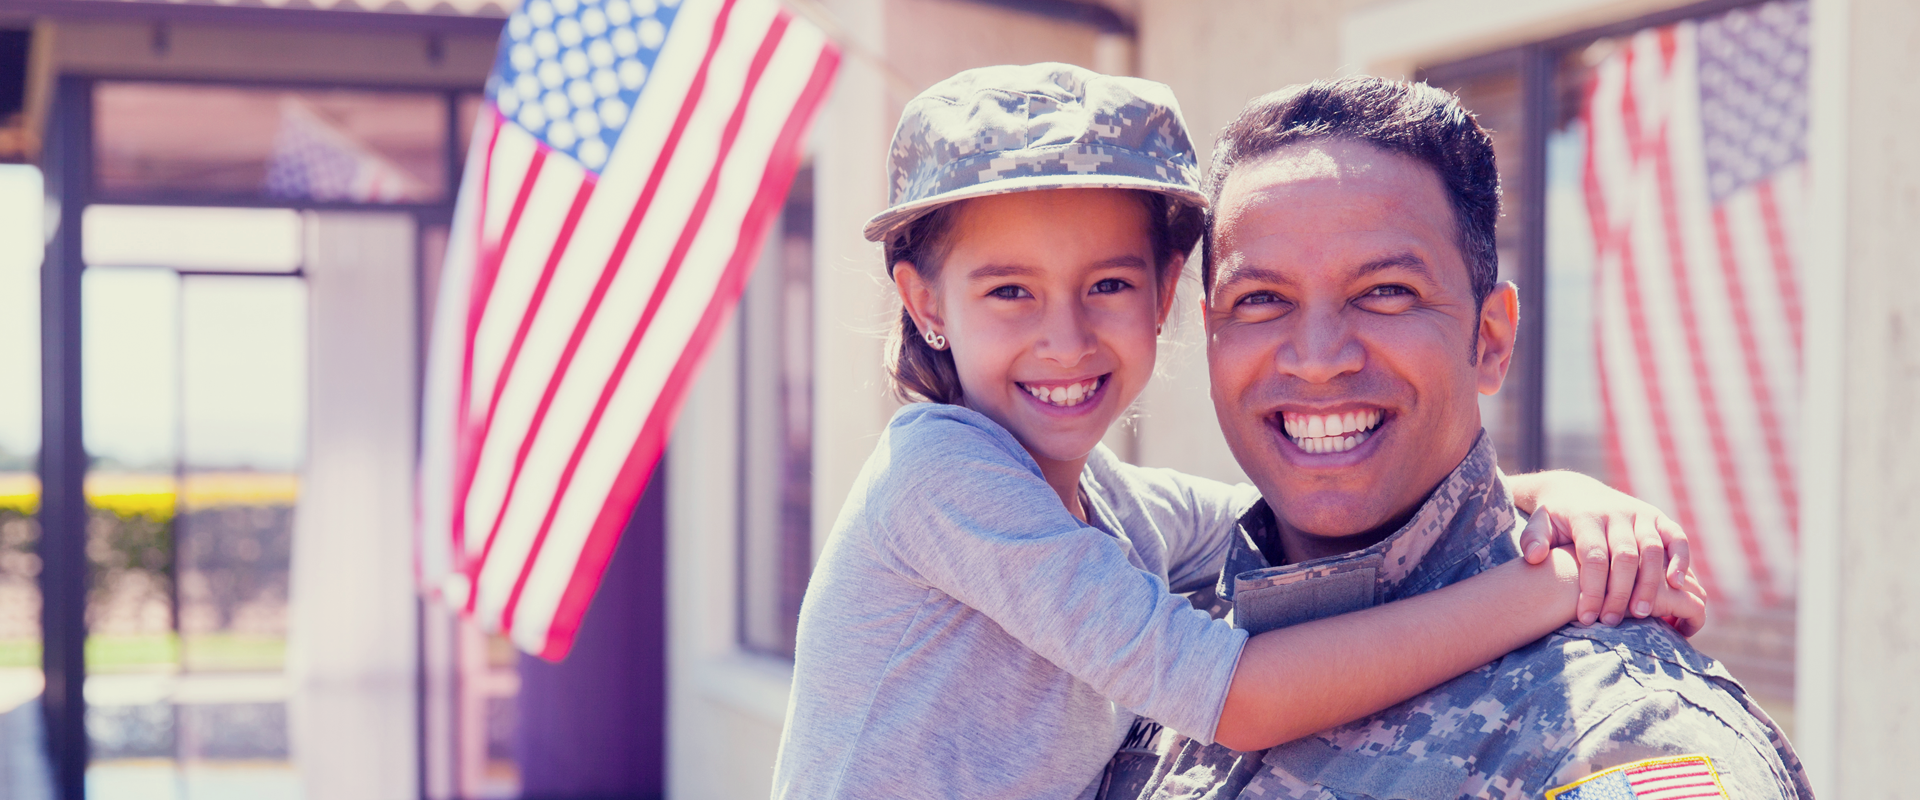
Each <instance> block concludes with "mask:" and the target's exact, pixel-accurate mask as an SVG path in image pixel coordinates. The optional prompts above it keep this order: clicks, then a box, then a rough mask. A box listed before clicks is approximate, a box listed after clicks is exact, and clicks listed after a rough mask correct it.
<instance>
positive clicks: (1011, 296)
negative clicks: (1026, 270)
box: [987, 286, 1033, 300]
mask: <svg viewBox="0 0 1920 800" xmlns="http://www.w3.org/2000/svg"><path fill="white" fill-rule="evenodd" d="M987 296H988V297H998V298H1000V299H1002V300H1018V299H1020V298H1022V297H1032V296H1033V295H1031V294H1029V293H1028V292H1027V290H1026V289H1023V288H1021V287H1019V286H996V287H994V288H993V289H992V290H991V291H988V292H987Z"/></svg>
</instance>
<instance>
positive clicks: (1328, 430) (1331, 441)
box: [1280, 409, 1380, 454]
mask: <svg viewBox="0 0 1920 800" xmlns="http://www.w3.org/2000/svg"><path fill="white" fill-rule="evenodd" d="M1280 421H1281V423H1282V424H1283V425H1285V426H1286V429H1287V436H1288V437H1290V438H1292V439H1293V443H1294V444H1297V445H1299V446H1300V449H1302V450H1305V451H1307V452H1309V453H1315V454H1319V453H1344V452H1346V451H1348V450H1352V449H1353V448H1356V447H1359V446H1360V443H1361V442H1364V441H1366V440H1367V437H1368V436H1371V435H1372V434H1373V429H1375V428H1378V427H1380V410H1379V409H1369V410H1366V411H1348V412H1346V413H1344V414H1294V413H1283V414H1281V415H1280Z"/></svg>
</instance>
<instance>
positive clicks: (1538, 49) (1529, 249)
mask: <svg viewBox="0 0 1920 800" xmlns="http://www.w3.org/2000/svg"><path fill="white" fill-rule="evenodd" d="M1763 2H1767V0H1703V2H1697V3H1689V4H1687V5H1682V6H1676V7H1674V8H1669V9H1665V10H1662V11H1656V12H1653V13H1649V14H1643V15H1641V16H1638V17H1633V18H1631V19H1626V20H1621V21H1619V22H1613V23H1609V24H1606V25H1601V26H1597V27H1592V28H1586V29H1584V30H1579V31H1575V32H1573V33H1568V34H1564V35H1560V36H1555V37H1552V38H1548V39H1543V40H1540V41H1537V42H1531V43H1528V44H1523V45H1519V46H1517V47H1509V48H1506V49H1503V50H1494V51H1491V52H1487V53H1482V54H1479V55H1475V56H1469V57H1467V58H1462V59H1457V60H1454V61H1448V62H1443V63H1439V64H1435V65H1432V66H1426V67H1421V68H1420V69H1419V70H1418V71H1417V72H1415V79H1416V80H1421V81H1426V82H1428V83H1434V84H1445V83H1454V82H1458V81H1464V80H1471V79H1474V78H1479V77H1483V76H1486V75H1490V74H1495V73H1500V72H1513V73H1518V75H1519V77H1520V97H1521V100H1520V102H1521V104H1522V108H1521V114H1522V119H1523V120H1525V122H1524V123H1523V126H1524V133H1523V134H1522V135H1523V136H1524V140H1523V141H1522V142H1521V147H1520V152H1521V153H1522V154H1523V155H1522V157H1521V161H1522V166H1521V168H1520V169H1519V170H1517V171H1516V172H1515V173H1511V174H1513V176H1514V177H1515V181H1514V183H1516V184H1518V185H1519V186H1520V187H1522V188H1523V190H1524V191H1523V194H1524V196H1525V197H1527V198H1529V199H1530V202H1528V203H1526V204H1524V205H1522V206H1520V207H1518V208H1515V207H1512V206H1508V207H1506V208H1504V209H1503V211H1504V212H1505V213H1506V214H1510V215H1513V216H1514V217H1515V218H1517V219H1518V221H1519V223H1520V226H1521V231H1520V264H1519V265H1518V269H1517V270H1516V272H1517V273H1518V277H1519V278H1520V280H1519V284H1520V307H1521V308H1522V309H1533V311H1532V313H1527V314H1522V315H1521V317H1520V341H1521V342H1522V343H1523V344H1522V345H1521V346H1520V347H1519V349H1518V351H1517V352H1515V353H1514V357H1515V358H1516V359H1518V364H1517V366H1519V367H1521V371H1520V376H1521V380H1520V382H1519V384H1520V385H1518V386H1510V387H1509V388H1508V389H1507V391H1517V392H1519V393H1520V396H1521V397H1520V409H1521V411H1520V419H1519V420H1518V421H1517V424H1518V426H1519V430H1518V431H1517V433H1518V434H1519V435H1518V437H1517V438H1518V440H1519V443H1520V445H1519V447H1520V452H1518V453H1515V454H1513V456H1514V463H1515V465H1516V466H1517V467H1518V468H1519V469H1520V470H1521V471H1526V472H1531V471H1534V470H1540V469H1545V468H1547V467H1548V466H1549V464H1551V463H1552V462H1551V460H1550V459H1551V454H1550V453H1548V452H1547V430H1546V387H1547V375H1546V367H1547V364H1546V353H1547V347H1546V342H1547V339H1548V337H1549V336H1551V335H1552V333H1551V331H1550V329H1549V326H1548V323H1549V321H1550V320H1549V319H1548V315H1547V302H1546V300H1547V226H1546V222H1547V204H1546V195H1547V164H1546V159H1547V134H1548V129H1549V128H1550V127H1552V124H1553V120H1554V119H1555V117H1556V116H1557V115H1558V113H1559V111H1560V108H1559V106H1558V103H1559V98H1557V97H1555V96H1554V85H1553V83H1554V70H1555V66H1556V65H1557V64H1558V63H1559V61H1560V59H1562V58H1564V57H1565V56H1566V55H1567V54H1568V53H1570V52H1573V51H1575V50H1579V49H1581V48H1583V47H1586V46H1588V45H1590V44H1593V43H1594V42H1596V41H1599V40H1601V39H1606V38H1609V37H1614V36H1623V35H1627V34H1631V33H1634V32H1636V31H1640V30H1644V29H1647V28H1657V27H1660V26H1662V25H1671V24H1673V23H1676V22H1682V21H1685V20H1689V19H1697V18H1700V17H1706V16H1711V15H1714V14H1718V13H1721V12H1724V11H1731V10H1733V9H1736V8H1746V7H1749V6H1756V5H1759V4H1761V3H1763Z"/></svg>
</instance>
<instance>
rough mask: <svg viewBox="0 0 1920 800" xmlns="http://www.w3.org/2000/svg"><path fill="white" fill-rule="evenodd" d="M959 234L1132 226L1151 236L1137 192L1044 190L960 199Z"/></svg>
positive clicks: (1061, 232)
mask: <svg viewBox="0 0 1920 800" xmlns="http://www.w3.org/2000/svg"><path fill="white" fill-rule="evenodd" d="M954 213H955V214H956V219H955V227H956V232H957V233H958V234H959V235H960V236H961V237H963V238H970V237H976V236H983V235H1004V234H1015V235H1034V234H1038V235H1049V236H1055V237H1067V236H1073V235H1076V234H1085V233H1086V232H1087V229H1088V228H1089V227H1097V228H1100V229H1101V230H1102V231H1103V232H1106V233H1111V232H1113V231H1115V230H1132V231H1135V232H1137V233H1138V234H1139V235H1140V237H1141V238H1142V239H1144V238H1145V237H1146V235H1147V209H1146V206H1145V205H1144V204H1143V203H1142V202H1141V200H1140V199H1139V198H1138V197H1137V193H1136V192H1133V191H1130V190H1126V189H1040V190H1034V191H1026V192H1009V193H1007V194H997V195H988V196H986V197H976V198H973V199H970V200H963V201H960V203H959V207H958V208H956V209H955V210H954Z"/></svg>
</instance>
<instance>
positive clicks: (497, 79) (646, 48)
mask: <svg viewBox="0 0 1920 800" xmlns="http://www.w3.org/2000/svg"><path fill="white" fill-rule="evenodd" d="M680 2H681V0H532V2H529V3H527V4H526V5H525V6H523V7H522V8H521V9H520V10H519V11H515V12H514V13H513V16H512V17H510V18H508V20H507V27H506V34H507V41H506V42H504V43H503V46H502V47H501V48H500V55H499V56H498V59H497V60H496V62H495V64H494V72H493V75H492V76H491V77H489V78H488V79H487V96H488V97H490V98H492V99H493V102H494V105H495V106H496V107H498V108H499V109H500V113H501V114H502V115H503V116H505V117H506V118H507V119H510V120H512V121H513V122H515V123H516V124H518V125H519V126H520V127H522V128H525V129H527V131H529V132H531V133H532V134H533V135H534V136H536V137H538V138H539V139H540V140H541V141H542V142H544V143H546V144H547V146H549V147H551V148H553V149H554V150H556V151H559V152H562V153H565V154H567V155H569V156H572V157H573V158H574V159H575V160H577V161H579V162H580V163H581V165H583V166H585V167H586V168H588V169H590V170H596V171H597V170H599V169H600V168H601V167H603V166H605V165H606V163H607V157H608V155H610V154H611V153H612V152H613V144H614V142H615V141H616V140H618V139H619V138H620V131H621V130H622V129H623V128H625V126H626V124H627V117H628V115H630V114H631V113H632V111H633V108H634V104H635V102H636V101H637V100H638V99H639V97H640V90H641V89H642V88H643V87H645V86H646V83H647V77H648V75H649V73H650V72H651V70H652V69H653V66H654V62H655V61H656V60H657V59H658V58H659V55H660V47H661V46H662V45H663V44H665V43H666V40H667V31H668V29H669V28H671V27H672V26H673V20H674V17H675V16H676V14H677V12H678V9H679V6H680Z"/></svg>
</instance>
